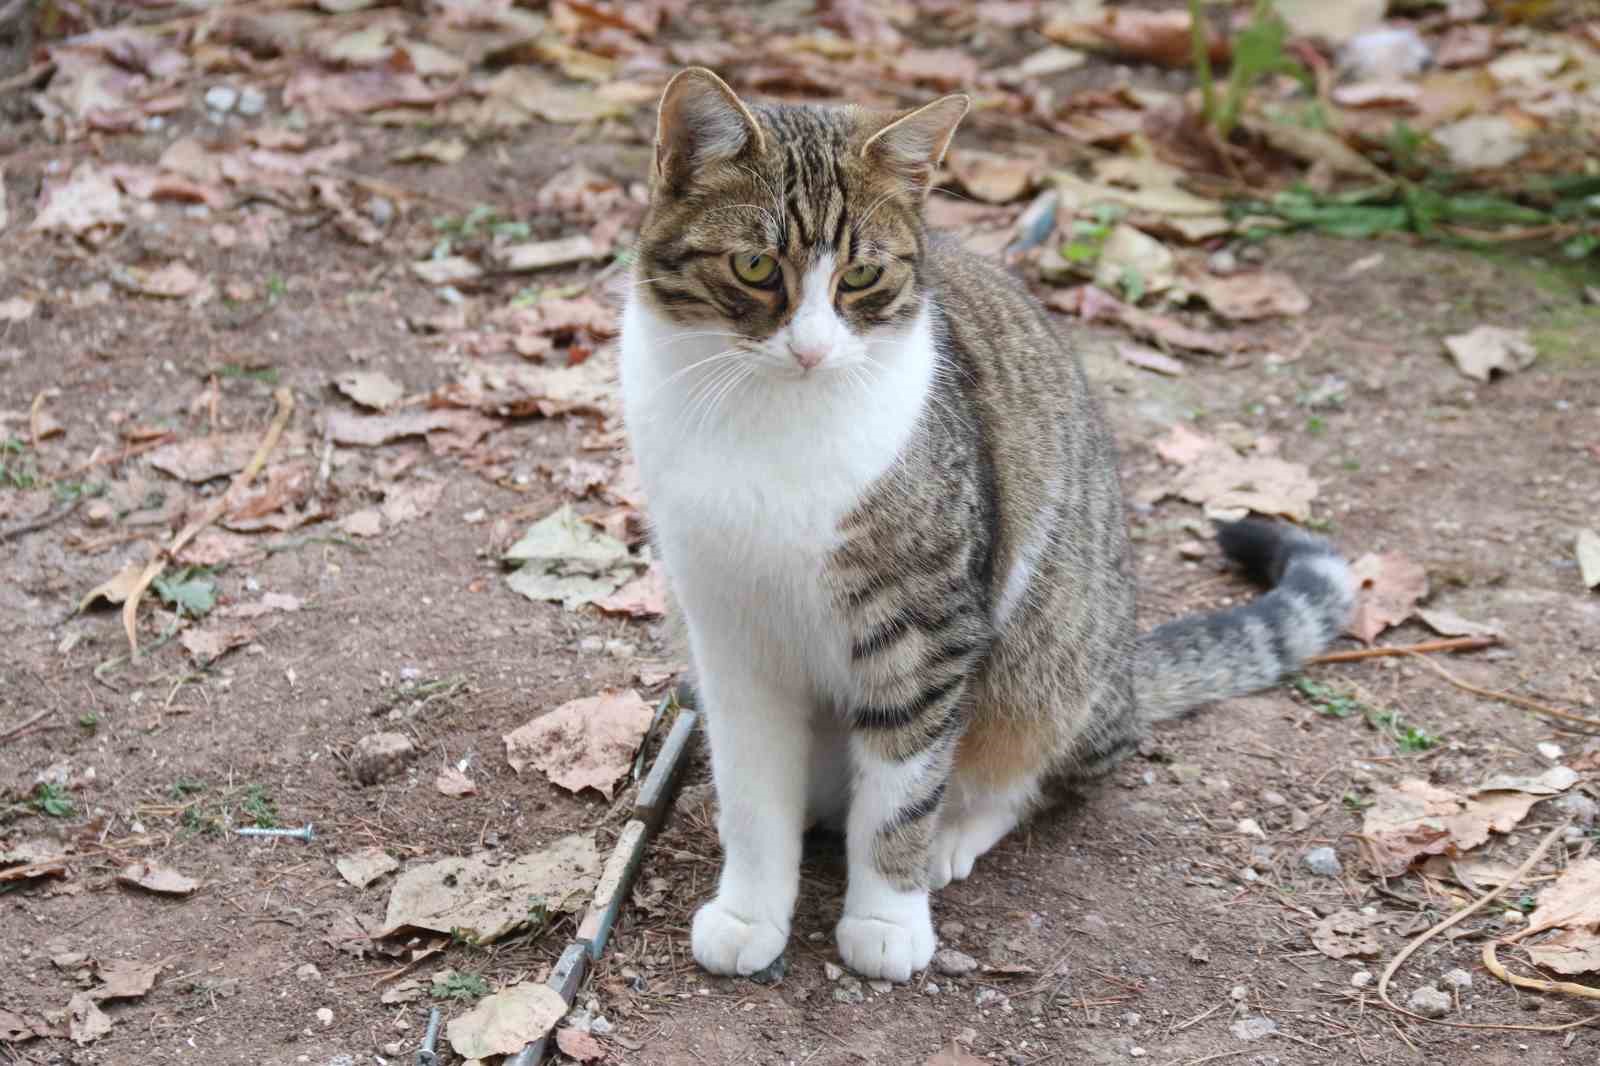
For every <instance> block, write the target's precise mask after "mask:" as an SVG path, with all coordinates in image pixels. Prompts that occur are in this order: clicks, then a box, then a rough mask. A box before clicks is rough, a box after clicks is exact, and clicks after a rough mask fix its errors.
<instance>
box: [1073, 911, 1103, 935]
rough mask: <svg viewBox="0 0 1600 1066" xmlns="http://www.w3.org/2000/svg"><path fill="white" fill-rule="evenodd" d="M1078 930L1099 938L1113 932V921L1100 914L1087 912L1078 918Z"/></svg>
mask: <svg viewBox="0 0 1600 1066" xmlns="http://www.w3.org/2000/svg"><path fill="white" fill-rule="evenodd" d="M1077 930H1078V932H1080V933H1085V934H1087V935H1089V936H1092V937H1095V938H1096V939H1098V938H1100V937H1103V936H1109V935H1110V934H1111V923H1110V922H1108V921H1106V920H1105V919H1104V918H1102V917H1101V916H1100V915H1098V914H1085V915H1084V916H1083V917H1082V918H1079V919H1078V923H1077Z"/></svg>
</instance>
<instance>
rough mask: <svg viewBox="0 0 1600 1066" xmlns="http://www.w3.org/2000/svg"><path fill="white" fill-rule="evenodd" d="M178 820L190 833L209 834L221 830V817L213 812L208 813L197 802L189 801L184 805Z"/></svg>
mask: <svg viewBox="0 0 1600 1066" xmlns="http://www.w3.org/2000/svg"><path fill="white" fill-rule="evenodd" d="M179 822H180V823H181V824H182V826H183V827H184V828H185V829H187V830H188V831H189V832H191V833H202V834H204V835H206V836H211V835H213V834H215V833H220V832H222V819H221V818H218V817H217V816H216V815H215V814H208V813H207V812H206V811H205V810H203V809H202V807H201V805H200V804H199V803H191V804H190V805H189V806H187V807H185V808H184V809H183V815H182V817H181V818H180V819H179Z"/></svg>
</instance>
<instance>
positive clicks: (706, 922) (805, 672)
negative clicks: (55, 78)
mask: <svg viewBox="0 0 1600 1066" xmlns="http://www.w3.org/2000/svg"><path fill="white" fill-rule="evenodd" d="M965 110H966V101H965V99H964V98H962V97H946V98H944V99H942V100H938V101H935V102H934V103H932V104H929V105H927V106H926V107H924V108H921V109H918V110H916V111H912V112H906V113H896V114H879V113H872V112H866V111H862V110H858V109H852V108H821V107H799V106H778V105H771V106H769V105H754V106H752V105H747V104H745V103H744V102H743V101H741V100H739V99H738V98H737V97H736V96H735V95H734V94H733V92H732V91H731V90H730V89H728V87H727V86H726V85H724V84H723V83H722V82H721V81H720V80H718V79H716V77H715V76H714V75H712V74H710V73H709V72H707V71H699V70H691V71H685V72H684V73H682V74H680V75H679V76H678V77H677V78H676V79H674V80H673V82H672V84H671V85H670V86H669V87H668V89H667V91H666V93H665V95H664V96H663V100H662V105H661V118H660V129H659V133H658V140H657V157H656V159H657V165H656V171H655V174H654V176H653V198H652V204H651V209H650V213H649V216H648V217H647V219H646V221H645V225H644V228H643V231H642V234H641V239H640V245H639V267H638V269H639V274H638V285H637V286H636V292H635V295H634V297H633V299H632V300H631V301H630V303H629V306H628V308H627V311H626V314H625V317H624V324H623V392H624V400H625V408H626V414H627V421H628V426H629V432H630V436H631V439H632V443H633V447H634V451H635V454H636V456H637V458H638V461H639V464H640V469H641V473H642V475H643V478H644V484H645V488H646V492H647V495H648V497H649V501H650V511H651V516H652V520H653V523H654V530H655V538H656V541H657V544H658V547H659V549H660V551H661V555H662V559H663V563H664V565H665V567H666V569H667V573H668V576H669V578H670V581H671V584H672V588H673V592H674V597H675V599H676V601H677V603H678V605H679V607H680V608H681V610H682V613H683V616H684V621H685V622H686V624H687V634H688V639H689V645H690V651H691V653H692V656H693V658H694V662H695V667H696V673H697V683H698V686H699V688H700V692H701V695H702V697H703V702H704V704H705V709H706V712H707V729H708V732H709V737H710V741H711V754H712V765H713V773H714V776H715V779H716V784H717V790H718V794H719V798H720V801H721V812H722V813H721V822H720V824H719V832H720V834H721V837H722V842H723V847H724V851H725V862H724V867H723V872H722V877H721V880H720V883H719V888H718V894H717V896H716V898H715V899H713V900H712V901H711V902H710V903H708V904H707V905H705V906H704V907H703V908H702V909H701V910H700V912H699V913H698V914H697V915H696V918H695V923H694V930H693V946H694V952H695V957H696V958H697V959H698V960H699V961H700V963H701V964H702V965H704V966H706V967H707V968H708V969H711V970H713V971H715V972H719V973H745V974H747V973H752V972H755V971H757V970H759V969H761V968H763V967H765V966H766V965H768V964H769V963H771V962H772V961H773V959H774V958H775V957H776V956H778V955H779V954H780V953H781V952H782V950H783V946H784V943H785V941H786V940H787V937H788V932H789V921H790V914H791V911H792V909H793V906H794V902H795V898H796V893H797V892H798V884H799V882H798V863H799V858H800V836H801V834H802V832H803V831H804V828H805V826H806V825H807V824H810V823H811V822H814V821H817V820H819V819H820V820H828V821H832V822H835V823H837V824H839V825H842V826H843V827H844V829H845V832H846V839H847V850H848V856H849V864H850V878H849V888H848V891H847V894H846V899H845V904H844V915H843V917H842V919H841V921H840V923H839V927H838V930H837V935H838V941H839V947H840V951H841V954H842V956H843V957H844V959H845V961H846V963H847V964H849V965H850V966H852V967H853V968H855V969H856V970H858V971H860V972H862V973H864V974H866V975H867V976H870V977H887V978H891V979H894V980H901V981H903V980H907V979H909V977H910V976H911V974H912V973H913V972H914V971H915V970H917V969H920V968H921V967H923V966H925V965H926V964H927V962H928V959H929V957H930V956H931V954H932V952H933V948H934V937H933V932H932V925H931V920H930V917H929V910H928V893H929V891H930V889H935V888H939V887H941V886H943V885H944V884H946V883H948V882H949V881H951V880H954V879H959V878H964V877H966V876H967V875H968V874H970V873H971V871H972V867H973V863H974V862H975V861H976V859H977V858H978V857H979V856H980V855H982V854H983V853H984V852H985V851H987V850H988V849H989V848H990V847H992V846H993V845H994V844H995V843H996V842H997V841H998V840H999V839H1001V837H1003V836H1004V835H1005V834H1006V833H1007V832H1009V831H1010V830H1011V829H1012V828H1013V827H1014V826H1015V825H1016V824H1017V823H1018V821H1019V820H1020V819H1022V818H1024V817H1026V816H1027V815H1028V814H1029V813H1030V812H1031V811H1032V810H1033V809H1034V808H1035V806H1036V805H1037V804H1038V802H1039V797H1040V795H1041V789H1042V786H1043V785H1045V784H1046V783H1048V782H1049V781H1050V780H1052V779H1062V778H1067V779H1071V778H1090V777H1094V776H1097V775H1099V774H1101V773H1103V772H1104V771H1105V770H1106V769H1108V768H1109V767H1111V766H1112V765H1114V764H1115V763H1116V761H1117V760H1118V759H1120V758H1121V757H1122V756H1124V755H1126V754H1127V753H1128V752H1129V751H1130V750H1131V749H1132V748H1133V747H1134V746H1135V745H1136V744H1137V743H1138V742H1139V740H1140V738H1141V737H1142V736H1144V734H1145V732H1146V730H1147V728H1148V726H1149V725H1150V723H1152V722H1154V721H1157V720H1160V719H1163V718H1169V717H1172V716H1174V715H1176V714H1179V713H1181V712H1183V711H1184V710H1187V709H1188V708H1191V707H1193V706H1195V705H1198V704H1201V703H1205V702H1209V701H1212V700H1216V699H1221V698H1225V697H1227V696H1231V695H1235V694H1238V693H1243V692H1248V691H1252V690H1254V689H1258V688H1261V687H1263V686H1266V685H1270V684H1273V683H1274V682H1276V681H1277V680H1279V679H1280V678H1282V677H1283V676H1284V675H1285V674H1286V673H1288V672H1290V671H1292V670H1294V669H1295V667H1296V666H1297V664H1299V663H1300V662H1301V661H1302V660H1303V659H1304V658H1305V657H1307V656H1309V655H1312V654H1314V653H1316V652H1317V651H1318V650H1320V649H1321V648H1323V647H1325V646H1326V645H1327V644H1328V643H1329V642H1330V641H1332V640H1333V638H1334V636H1335V635H1336V634H1337V633H1338V631H1339V630H1340V628H1341V627H1342V625H1343V623H1344V622H1345V620H1346V616H1347V615H1348V612H1349V610H1350V606H1351V597H1352V585H1351V581H1350V576H1349V572H1348V569H1347V567H1346V566H1345V564H1344V562H1343V561H1342V560H1341V559H1340V558H1339V557H1338V556H1337V555H1336V554H1334V552H1333V550H1332V549H1331V548H1330V547H1329V546H1328V545H1327V544H1326V543H1325V542H1323V541H1322V540H1320V539H1318V538H1316V537H1313V536H1310V535H1308V534H1305V533H1301V532H1299V531H1296V530H1293V529H1291V528H1289V527H1284V526H1279V525H1274V524H1270V523H1263V522H1244V523H1237V524H1234V525H1231V526H1225V527H1224V528H1223V530H1222V533H1221V537H1220V539H1221V543H1222V546H1223V549H1224V551H1225V552H1226V553H1227V554H1228V555H1229V556H1230V557H1231V558H1233V559H1234V560H1236V561H1237V562H1238V563H1240V564H1241V565H1242V566H1243V567H1244V569H1245V570H1246V571H1247V572H1249V573H1250V574H1251V575H1253V576H1255V577H1256V578H1258V579H1261V580H1262V581H1263V582H1267V583H1274V584H1275V587H1274V588H1273V589H1272V591H1270V592H1268V593H1267V594H1266V595H1265V596H1263V597H1262V598H1260V599H1258V600H1256V601H1254V602H1253V603H1251V604H1248V605H1246V606H1244V607H1239V608H1235V609H1233V610H1231V611H1226V612H1222V613H1219V614H1213V615H1205V616H1200V617H1195V618H1185V619H1180V620H1178V621H1175V622H1172V623H1168V624H1167V625H1164V626H1161V627H1159V628H1157V629H1156V630H1154V631H1153V632H1151V633H1149V634H1148V635H1146V636H1143V637H1139V636H1138V635H1136V633H1135V630H1134V582H1133V575H1132V568H1131V559H1130V554H1129V546H1128V538H1127V532H1126V529H1125V520H1124V515H1123V504H1122V495H1121V490H1120V487H1119V485H1118V481H1117V464H1116V459H1115V455H1114V453H1113V449H1112V443H1111V440H1110V437H1109V434H1108V433H1107V431H1106V428H1105V425H1104V422H1103V420H1102V418H1101V414H1100V410H1099V407H1098V405H1097V403H1096V401H1095V399H1094V397H1093V395H1092V394H1091V393H1090V391H1089V389H1088V386H1087V383H1086V382H1085V380H1084V375H1083V370H1082V367H1081V366H1080V364H1079V362H1078V360H1077V358H1076V357H1075V356H1074V355H1073V353H1072V352H1071V350H1070V349H1069V348H1067V347H1066V346H1065V345H1064V344H1063V343H1062V341H1061V339H1060V338H1059V336H1058V335H1057V333H1056V331H1055V329H1054V327H1053V326H1052V324H1051V322H1050V320H1049V318H1048V317H1047V316H1046V314H1045V313H1044V311H1043V310H1042V309H1041V308H1040V307H1039V305H1038V304H1037V303H1036V302H1035V301H1034V300H1032V299H1031V298H1030V297H1029V296H1028V294H1027V293H1026V292H1025V291H1024V290H1023V289H1022V288H1021V286H1019V285H1018V284H1017V283H1016V282H1014V281H1013V280H1012V279H1011V278H1009V277H1008V276H1007V275H1005V274H1004V273H1003V272H1002V271H1000V270H999V269H997V268H996V267H995V266H993V265H992V264H990V263H988V262H986V261H983V260H980V259H977V258H975V257H973V256H971V255H968V254H967V253H965V252H963V251H962V250H961V249H960V248H959V247H957V246H956V245H955V244H953V243H951V242H949V241H948V240H944V239H940V238H939V237H937V236H935V235H933V234H930V233H929V232H928V231H927V230H926V229H925V227H924V226H923V222H922V205H923V201H924V198H925V196H926V193H927V188H928V184H929V181H930V179H931V176H932V173H933V171H934V169H935V168H936V167H937V165H938V163H939V160H940V158H941V157H942V155H943V152H944V150H945V147H946V145H947V144H948V142H949V138H950V135H951V133H952V132H953V131H954V128H955V125H956V123H957V122H958V121H959V120H960V118H961V116H962V115H963V114H964V113H965ZM769 267H770V268H772V269H771V270H770V271H769V269H768V268H769ZM751 279H757V280H754V281H752V280H751ZM863 280H865V281H867V282H869V283H868V284H864V285H862V284H858V282H861V281H863Z"/></svg>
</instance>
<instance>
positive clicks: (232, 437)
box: [148, 433, 292, 483]
mask: <svg viewBox="0 0 1600 1066" xmlns="http://www.w3.org/2000/svg"><path fill="white" fill-rule="evenodd" d="M290 436H291V439H292V435H290ZM260 443H261V441H260V435H259V434H252V433H217V434H213V435H212V436H209V437H192V438H190V439H189V440H181V441H174V442H172V443H171V444H163V445H162V446H161V447H159V448H157V449H155V450H154V451H152V452H151V453H150V455H149V456H148V458H149V462H150V465H151V466H153V467H155V468H156V469H157V470H159V471H161V472H162V473H164V474H171V475H172V476H173V477H175V478H180V479H182V480H184V481H191V482H196V483H199V482H202V481H210V480H211V479H212V478H219V477H227V476H228V475H230V474H236V473H238V472H239V471H241V470H243V469H244V467H245V464H246V463H248V462H249V461H250V458H251V457H252V456H253V455H255V452H256V448H257V446H258V445H259V444H260ZM284 444H285V445H286V447H284V449H283V451H284V452H288V451H290V447H289V445H291V441H285V442H284Z"/></svg>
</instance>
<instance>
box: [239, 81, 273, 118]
mask: <svg viewBox="0 0 1600 1066" xmlns="http://www.w3.org/2000/svg"><path fill="white" fill-rule="evenodd" d="M266 109H267V94H266V93H264V92H262V91H261V90H260V89H257V88H255V87H254V86H249V87H247V88H245V89H243V90H241V91H240V93H239V114H241V115H252V116H253V115H259V114H261V112H263V111H265V110H266Z"/></svg>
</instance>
